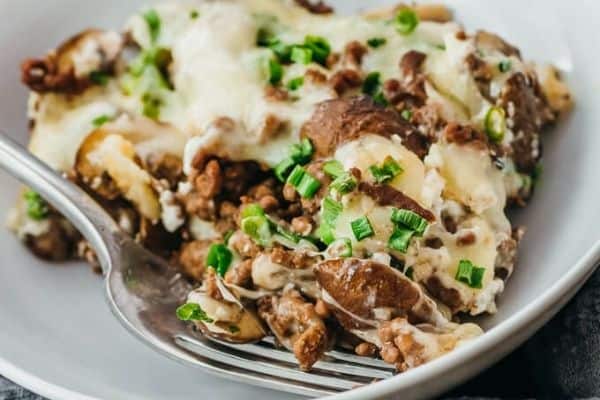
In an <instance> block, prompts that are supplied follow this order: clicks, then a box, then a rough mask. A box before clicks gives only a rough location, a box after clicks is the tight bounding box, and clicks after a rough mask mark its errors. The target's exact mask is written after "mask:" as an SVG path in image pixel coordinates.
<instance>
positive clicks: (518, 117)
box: [498, 72, 554, 174]
mask: <svg viewBox="0 0 600 400" xmlns="http://www.w3.org/2000/svg"><path fill="white" fill-rule="evenodd" d="M498 105H499V106H501V107H503V108H504V109H505V110H506V115H507V121H508V124H509V127H511V128H512V131H513V132H514V133H515V139H514V140H513V141H512V143H511V147H512V152H513V154H512V158H513V160H514V162H515V164H516V166H517V169H518V170H519V171H520V172H524V173H528V174H531V173H533V172H534V170H535V167H536V165H537V162H538V161H539V159H540V157H541V143H540V140H539V132H540V129H541V128H542V127H543V126H544V125H546V124H548V123H549V122H552V121H554V114H553V113H552V110H551V109H550V107H549V106H548V104H547V102H546V100H545V98H544V96H543V95H542V94H541V93H540V92H539V87H538V84H537V81H535V80H534V79H533V78H531V77H526V76H525V75H523V74H522V73H520V72H519V73H516V74H514V75H513V76H511V77H510V78H509V79H508V80H507V81H506V84H505V85H504V87H503V88H502V91H501V92H500V96H499V98H498Z"/></svg>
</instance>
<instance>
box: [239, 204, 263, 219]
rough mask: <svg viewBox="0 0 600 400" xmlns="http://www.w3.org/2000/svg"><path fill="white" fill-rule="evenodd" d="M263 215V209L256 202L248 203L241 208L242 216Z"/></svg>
mask: <svg viewBox="0 0 600 400" xmlns="http://www.w3.org/2000/svg"><path fill="white" fill-rule="evenodd" d="M264 215H265V210H263V208H262V207H261V206H259V205H258V204H256V203H252V204H248V205H246V206H245V207H244V208H243V209H242V214H241V216H242V218H246V217H262V216H264Z"/></svg>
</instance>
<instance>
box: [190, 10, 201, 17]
mask: <svg viewBox="0 0 600 400" xmlns="http://www.w3.org/2000/svg"><path fill="white" fill-rule="evenodd" d="M199 16H200V13H199V12H198V10H192V11H190V18H191V19H196V18H198V17H199Z"/></svg>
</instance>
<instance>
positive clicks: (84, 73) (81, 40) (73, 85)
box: [21, 29, 124, 94]
mask: <svg viewBox="0 0 600 400" xmlns="http://www.w3.org/2000/svg"><path fill="white" fill-rule="evenodd" d="M123 44H124V40H123V37H122V36H121V35H120V34H118V33H116V32H110V31H102V30H97V29H89V30H85V31H83V32H81V33H79V34H78V35H76V36H74V37H72V38H71V39H69V40H67V41H66V42H65V43H63V44H62V45H61V46H59V47H58V48H57V49H56V50H53V51H51V52H49V53H48V54H47V55H46V56H45V57H44V58H41V59H33V58H32V59H27V60H25V61H24V62H23V64H22V65H21V72H22V76H21V79H22V81H23V83H25V84H26V85H27V86H29V87H30V88H31V90H34V91H36V92H41V93H45V92H62V93H72V94H77V93H80V92H82V91H83V90H85V89H87V88H88V87H89V86H90V85H91V84H92V83H93V82H92V79H91V78H90V74H91V73H93V72H104V73H110V72H112V69H113V67H114V64H115V61H116V60H117V58H118V56H119V54H120V53H121V50H122V49H123Z"/></svg>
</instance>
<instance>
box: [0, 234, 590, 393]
mask: <svg viewBox="0 0 600 400" xmlns="http://www.w3.org/2000/svg"><path fill="white" fill-rule="evenodd" d="M599 262H600V239H598V240H597V241H596V242H595V243H594V244H593V245H592V246H591V248H590V249H589V250H587V251H586V252H585V254H584V255H583V256H581V257H580V258H579V259H578V260H577V261H576V262H575V263H574V264H573V266H572V267H571V268H570V269H569V271H568V272H567V273H566V274H564V275H563V277H562V278H561V279H559V280H557V281H556V282H555V283H554V284H553V285H552V286H551V287H550V288H548V289H547V290H546V291H545V292H544V293H543V294H542V295H541V296H539V297H538V298H537V299H535V300H534V301H532V302H531V303H529V304H528V305H527V306H525V307H524V308H522V309H521V310H520V311H519V312H517V313H515V314H514V315H512V316H510V317H509V318H508V319H506V320H505V321H504V322H502V323H500V324H499V325H498V326H495V327H493V328H492V329H490V330H489V331H487V332H485V333H484V334H483V335H482V336H480V337H478V338H476V339H475V340H473V341H471V342H469V343H467V344H465V345H464V346H462V347H460V348H458V349H455V350H454V351H452V352H451V353H449V354H446V355H444V356H443V357H440V358H438V359H436V360H433V361H431V362H429V363H427V364H425V365H423V366H421V367H418V368H415V369H413V370H409V371H407V372H404V373H402V374H399V375H396V376H395V377H392V378H389V379H386V380H383V381H381V382H377V383H373V384H370V385H368V386H365V387H362V388H357V389H354V390H351V391H347V392H343V393H339V394H335V395H332V396H327V397H325V398H324V399H328V400H334V399H335V400H360V399H364V398H365V395H368V396H369V397H371V398H374V397H382V396H386V395H390V394H393V393H394V392H398V391H400V390H403V389H404V390H405V389H407V388H409V387H413V386H414V385H418V384H419V383H422V382H424V381H426V380H429V379H431V378H433V377H435V376H440V375H442V374H443V373H444V372H447V371H449V370H451V369H452V368H453V367H454V366H456V365H464V364H465V363H466V362H468V361H469V360H471V359H473V358H474V357H477V356H478V355H479V354H482V353H485V354H487V355H488V357H486V360H483V361H482V363H481V364H480V365H482V367H479V368H471V369H470V370H468V371H466V373H464V372H463V376H462V377H461V378H460V379H456V380H455V381H454V382H452V384H451V385H445V384H444V385H443V386H446V387H447V388H448V389H449V388H450V387H454V386H456V385H458V384H460V383H461V382H462V381H464V380H466V379H468V378H469V377H470V376H472V375H475V374H476V373H477V372H479V371H481V370H482V369H484V368H486V367H487V366H489V365H490V364H492V363H493V362H495V361H496V357H495V356H498V357H499V356H502V355H503V353H508V352H509V351H512V350H514V349H515V348H516V347H518V345H519V344H520V343H522V342H524V341H525V340H526V339H527V338H529V337H530V336H532V335H533V334H534V333H535V332H536V331H537V330H538V329H539V327H541V326H542V325H543V324H544V323H545V322H547V321H548V320H549V319H550V318H552V317H553V316H554V315H555V314H556V313H557V312H558V311H559V310H560V309H561V308H562V307H563V306H564V305H565V304H566V303H567V302H568V301H569V300H570V299H571V298H572V297H573V296H574V295H575V294H576V293H577V291H578V289H579V288H580V287H581V286H582V285H583V284H584V283H585V282H586V281H587V279H588V278H589V277H590V276H591V275H592V274H593V273H594V271H595V270H596V268H597V267H598V266H599V265H598V263H599ZM535 321H539V323H538V325H539V326H534V327H533V328H525V326H526V325H527V324H531V323H533V322H535ZM523 328H525V329H523ZM521 330H523V331H524V332H525V334H524V335H523V336H522V337H520V338H519V339H518V340H516V341H513V342H506V343H504V344H502V342H503V341H505V340H506V339H507V338H509V337H510V336H511V335H513V334H514V333H515V332H518V331H521ZM125 331H126V330H125ZM129 334H130V333H129ZM494 355H495V356H494ZM190 368H191V366H190ZM465 370H466V369H465ZM0 374H1V375H3V376H4V377H5V378H7V379H8V380H10V381H12V382H14V383H16V384H17V385H20V386H22V387H24V388H26V389H28V390H30V391H32V392H34V393H36V394H38V395H40V396H43V397H46V398H48V399H50V400H61V399H74V400H106V399H102V398H100V397H93V396H89V395H86V394H83V393H81V392H78V391H74V390H71V389H68V388H66V387H63V386H60V385H57V384H54V383H52V382H49V381H47V380H45V379H43V378H41V377H39V376H37V375H36V374H33V373H30V372H27V371H26V370H24V369H22V368H19V367H17V366H15V365H14V364H13V363H11V362H10V361H8V360H6V359H4V358H3V357H1V356H0ZM426 390H427V389H426ZM436 390H437V389H435V388H434V389H430V391H431V392H432V393H433V392H435V391H436ZM423 395H425V392H423V393H421V396H423ZM421 396H419V397H421Z"/></svg>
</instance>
